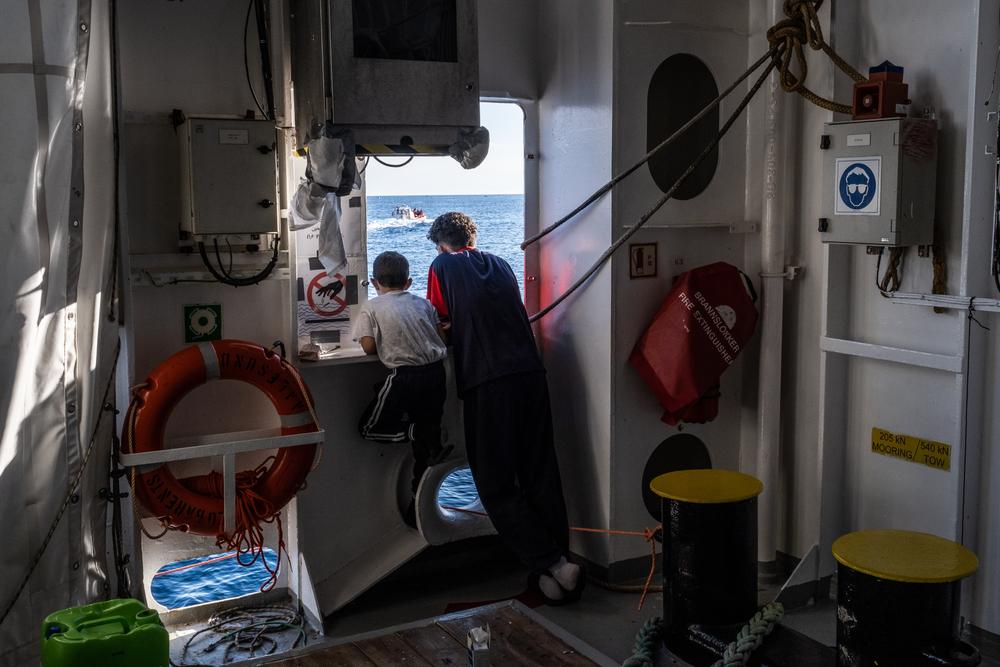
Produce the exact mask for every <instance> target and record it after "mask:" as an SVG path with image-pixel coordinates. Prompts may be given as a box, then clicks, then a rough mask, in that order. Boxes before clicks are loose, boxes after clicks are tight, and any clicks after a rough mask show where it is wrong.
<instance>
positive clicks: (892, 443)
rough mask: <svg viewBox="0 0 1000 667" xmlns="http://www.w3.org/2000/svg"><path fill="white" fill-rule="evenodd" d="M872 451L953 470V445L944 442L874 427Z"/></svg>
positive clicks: (939, 468)
mask: <svg viewBox="0 0 1000 667" xmlns="http://www.w3.org/2000/svg"><path fill="white" fill-rule="evenodd" d="M872 451H873V452H875V453H876V454H881V455H882V456H891V457H892V458H896V459H903V460H904V461H911V462H913V463H919V464H921V465H925V466H928V467H931V468H937V469H938V470H951V445H946V444H944V443H943V442H934V441H933V440H924V439H923V438H914V437H913V436H912V435H902V434H900V433H893V432H892V431H886V430H885V429H881V428H873V429H872Z"/></svg>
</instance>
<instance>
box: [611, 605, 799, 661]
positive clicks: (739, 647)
mask: <svg viewBox="0 0 1000 667" xmlns="http://www.w3.org/2000/svg"><path fill="white" fill-rule="evenodd" d="M784 615H785V607H784V606H783V605H782V604H781V603H780V602H770V603H768V604H767V605H765V606H764V608H763V609H761V610H760V611H758V612H757V613H756V614H754V615H753V616H752V617H751V618H750V620H749V621H747V623H746V625H744V626H743V627H742V628H740V631H739V633H737V635H736V639H735V640H733V641H732V642H731V643H730V644H729V646H727V647H726V650H725V652H724V653H723V654H722V659H720V660H718V661H716V662H715V663H714V664H713V665H712V667H743V666H744V665H746V664H747V662H749V660H750V656H751V655H753V652H754V651H756V650H757V649H758V648H760V646H761V644H763V643H764V639H765V638H766V637H767V636H768V635H769V634H771V633H772V632H773V631H774V626H775V625H777V624H778V622H779V621H781V619H782V617H783V616H784ZM662 634H663V619H661V618H660V617H659V616H656V617H654V618H651V619H649V620H648V621H646V622H645V623H644V624H643V626H642V627H641V628H639V632H638V633H637V634H636V636H635V645H634V646H633V647H632V655H630V656H629V657H628V658H626V659H625V661H624V662H623V663H622V667H653V665H654V664H655V663H654V660H655V657H656V649H657V647H658V646H659V644H660V638H661V636H662Z"/></svg>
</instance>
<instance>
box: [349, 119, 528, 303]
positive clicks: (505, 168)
mask: <svg viewBox="0 0 1000 667" xmlns="http://www.w3.org/2000/svg"><path fill="white" fill-rule="evenodd" d="M480 118H481V122H482V124H483V126H485V127H486V128H488V129H489V131H490V151H489V155H488V156H487V157H486V159H485V160H484V161H483V163H482V164H481V165H479V166H478V167H476V168H475V169H469V170H466V169H462V167H461V166H460V165H459V164H458V163H457V162H456V161H455V160H453V159H451V158H450V157H446V156H433V157H431V156H417V157H412V158H402V157H391V158H386V157H383V158H378V159H376V158H370V159H369V160H368V164H367V165H366V166H365V167H364V169H365V187H366V190H367V202H366V205H367V216H368V266H369V274H368V275H371V263H372V262H373V261H374V260H375V257H377V256H378V254H379V253H380V252H383V251H385V250H395V251H396V252H399V253H402V254H403V255H405V256H406V258H407V259H408V260H409V262H410V276H411V277H412V278H413V287H412V291H413V292H414V293H415V294H420V295H424V294H425V293H426V291H427V272H428V269H429V267H430V264H431V261H433V259H434V256H435V254H436V251H435V249H434V246H433V245H432V244H431V243H430V241H428V240H427V230H428V229H429V228H430V225H431V223H432V222H433V221H434V218H436V217H437V216H438V215H441V214H442V213H446V212H448V211H461V212H463V213H466V214H467V215H469V216H470V217H471V218H472V219H473V220H475V222H476V224H477V225H478V227H479V239H478V246H479V248H480V249H482V250H485V251H486V252H490V253H493V254H494V255H498V256H500V257H502V258H504V259H505V260H507V262H508V263H509V264H510V266H511V268H512V269H513V270H514V275H515V276H517V280H518V285H520V287H521V295H522V297H523V295H524V252H523V251H522V250H521V246H520V244H521V241H523V240H524V111H523V110H522V109H521V107H520V106H519V105H517V104H514V103H509V102H483V103H481V104H480ZM374 296H375V291H374V289H372V288H371V287H370V286H369V297H374Z"/></svg>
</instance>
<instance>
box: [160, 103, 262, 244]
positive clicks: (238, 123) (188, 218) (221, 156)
mask: <svg viewBox="0 0 1000 667" xmlns="http://www.w3.org/2000/svg"><path fill="white" fill-rule="evenodd" d="M177 136H178V138H179V140H180V148H181V229H182V230H183V231H186V232H189V233H191V234H274V233H277V231H278V214H279V208H280V207H279V206H278V204H277V201H278V185H277V183H278V181H277V174H278V171H277V167H276V164H277V163H276V162H275V146H276V144H275V141H276V134H275V129H274V123H273V122H272V121H267V120H229V119H224V118H196V117H189V118H187V119H186V120H185V121H184V123H183V124H182V125H181V126H180V127H178V128H177Z"/></svg>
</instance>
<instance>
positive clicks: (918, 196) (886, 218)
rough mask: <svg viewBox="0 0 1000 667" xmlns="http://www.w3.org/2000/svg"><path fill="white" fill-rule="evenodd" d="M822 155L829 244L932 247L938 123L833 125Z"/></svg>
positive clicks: (824, 229)
mask: <svg viewBox="0 0 1000 667" xmlns="http://www.w3.org/2000/svg"><path fill="white" fill-rule="evenodd" d="M820 147H821V148H823V149H824V151H823V152H824V168H823V182H824V184H825V188H824V193H823V218H822V219H821V220H820V224H819V230H820V238H821V239H822V240H823V241H824V242H826V243H854V244H860V245H882V246H909V245H930V244H931V243H933V242H934V189H935V181H936V170H937V122H936V121H934V120H932V119H926V118H885V119H881V120H869V121H857V122H845V123H828V124H827V125H826V131H825V134H824V135H823V138H822V140H821V143H820Z"/></svg>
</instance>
